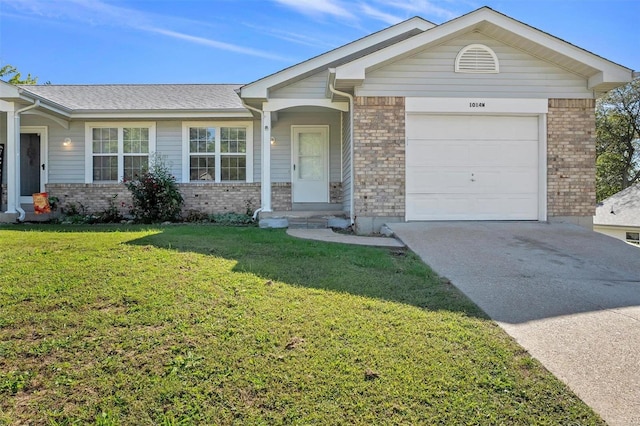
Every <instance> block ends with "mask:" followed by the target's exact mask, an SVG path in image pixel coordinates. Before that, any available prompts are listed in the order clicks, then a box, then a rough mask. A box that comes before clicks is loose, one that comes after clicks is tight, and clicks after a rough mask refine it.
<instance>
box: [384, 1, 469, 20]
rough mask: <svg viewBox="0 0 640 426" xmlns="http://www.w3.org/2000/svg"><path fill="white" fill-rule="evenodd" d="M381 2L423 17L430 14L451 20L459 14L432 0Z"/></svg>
mask: <svg viewBox="0 0 640 426" xmlns="http://www.w3.org/2000/svg"><path fill="white" fill-rule="evenodd" d="M379 2H380V3H382V4H384V5H386V6H389V7H393V8H396V9H400V10H404V11H405V12H408V13H411V14H414V15H418V16H422V17H425V16H428V15H429V16H437V17H439V18H443V19H447V20H449V19H453V18H455V17H457V16H459V14H458V13H457V12H455V11H453V10H449V9H446V8H444V7H440V6H436V5H435V4H433V3H434V2H433V1H430V0H383V1H379Z"/></svg>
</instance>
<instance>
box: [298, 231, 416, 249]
mask: <svg viewBox="0 0 640 426" xmlns="http://www.w3.org/2000/svg"><path fill="white" fill-rule="evenodd" d="M287 234H289V235H291V236H292V237H297V238H303V239H306V240H318V241H326V242H331V243H342V244H355V245H359V246H374V247H404V244H402V243H401V242H400V241H398V240H396V239H395V238H387V237H360V236H356V235H349V234H339V233H337V232H333V231H332V230H331V229H287Z"/></svg>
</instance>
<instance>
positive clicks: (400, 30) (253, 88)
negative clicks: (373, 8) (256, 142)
mask: <svg viewBox="0 0 640 426" xmlns="http://www.w3.org/2000/svg"><path fill="white" fill-rule="evenodd" d="M433 27H435V24H433V23H431V22H429V21H426V20H424V19H422V18H419V17H414V18H411V19H408V20H406V21H403V22H400V23H399V24H396V25H394V26H391V27H389V28H385V29H383V30H381V31H378V32H376V33H373V34H371V35H369V36H366V37H363V38H361V39H360V40H356V41H354V42H351V43H349V44H346V45H344V46H341V47H338V48H336V49H334V50H331V51H329V52H327V53H324V54H321V55H319V56H316V57H315V58H311V59H309V60H307V61H304V62H301V63H299V64H297V65H293V66H291V67H289V68H286V69H284V70H282V71H280V72H277V73H275V74H272V75H270V76H267V77H265V78H262V79H260V80H257V81H255V82H253V83H249V84H247V85H246V86H243V87H241V88H240V97H241V98H243V99H244V98H259V99H267V98H268V90H269V88H270V87H273V86H276V85H278V84H281V83H283V82H285V81H287V80H291V79H294V78H296V77H298V76H300V75H304V74H307V73H311V72H313V71H315V70H318V69H319V68H322V67H323V66H325V65H327V64H330V63H332V62H335V61H337V60H339V59H341V58H343V57H345V56H349V55H352V54H354V53H357V52H360V51H361V50H364V49H367V48H369V47H371V46H374V45H376V44H378V43H381V42H383V41H385V40H387V39H390V38H393V37H396V36H399V35H401V34H404V33H406V32H408V31H411V30H414V29H419V30H421V31H426V30H429V29H431V28H433ZM414 37H415V36H414Z"/></svg>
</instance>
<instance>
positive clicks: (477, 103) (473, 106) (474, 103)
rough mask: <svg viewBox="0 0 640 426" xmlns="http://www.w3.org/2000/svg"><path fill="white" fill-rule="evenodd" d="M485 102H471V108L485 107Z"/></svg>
mask: <svg viewBox="0 0 640 426" xmlns="http://www.w3.org/2000/svg"><path fill="white" fill-rule="evenodd" d="M484 107H485V105H484V102H469V108H484Z"/></svg>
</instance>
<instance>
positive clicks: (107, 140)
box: [85, 123, 156, 183]
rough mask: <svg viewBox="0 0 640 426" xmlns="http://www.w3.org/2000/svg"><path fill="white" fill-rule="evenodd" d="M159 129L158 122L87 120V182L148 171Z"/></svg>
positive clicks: (114, 179) (112, 179)
mask: <svg viewBox="0 0 640 426" xmlns="http://www.w3.org/2000/svg"><path fill="white" fill-rule="evenodd" d="M155 130H156V129H155V123H87V124H86V126H85V147H86V149H85V159H86V165H87V166H86V169H85V170H86V172H85V181H86V182H88V183H91V182H118V181H121V180H123V179H125V180H128V179H132V178H134V177H135V176H136V175H140V174H141V173H143V172H144V171H146V170H147V169H148V168H149V155H150V154H151V153H153V152H154V151H155V144H156V140H155V139H156V131H155Z"/></svg>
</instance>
